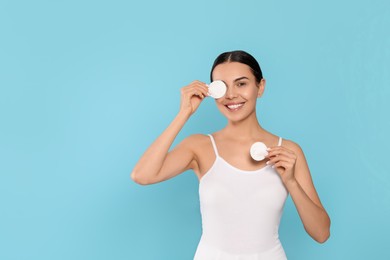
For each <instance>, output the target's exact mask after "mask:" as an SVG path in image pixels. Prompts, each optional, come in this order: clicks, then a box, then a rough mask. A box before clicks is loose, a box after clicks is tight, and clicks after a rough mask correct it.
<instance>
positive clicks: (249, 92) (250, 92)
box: [241, 88, 257, 99]
mask: <svg viewBox="0 0 390 260" xmlns="http://www.w3.org/2000/svg"><path fill="white" fill-rule="evenodd" d="M241 96H242V97H244V98H245V99H256V98H257V89H253V88H250V89H249V88H248V89H244V90H242V91H241Z"/></svg>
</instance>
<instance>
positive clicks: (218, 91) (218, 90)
mask: <svg viewBox="0 0 390 260" xmlns="http://www.w3.org/2000/svg"><path fill="white" fill-rule="evenodd" d="M208 87H209V94H210V96H211V97H213V98H221V97H223V96H224V95H225V93H226V85H225V83H224V82H223V81H222V80H215V81H213V82H211V83H210V85H208Z"/></svg>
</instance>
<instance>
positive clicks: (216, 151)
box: [208, 134, 219, 157]
mask: <svg viewBox="0 0 390 260" xmlns="http://www.w3.org/2000/svg"><path fill="white" fill-rule="evenodd" d="M208 135H209V136H210V139H211V143H212V144H213V148H214V152H215V155H216V156H217V157H219V155H218V150H217V146H216V145H215V141H214V137H213V136H212V135H211V134H208Z"/></svg>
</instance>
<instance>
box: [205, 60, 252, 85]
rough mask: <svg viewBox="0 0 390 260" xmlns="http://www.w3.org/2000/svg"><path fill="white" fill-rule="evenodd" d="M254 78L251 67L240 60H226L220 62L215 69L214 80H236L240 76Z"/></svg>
mask: <svg viewBox="0 0 390 260" xmlns="http://www.w3.org/2000/svg"><path fill="white" fill-rule="evenodd" d="M244 76H245V77H248V78H252V77H254V76H253V73H252V70H251V68H250V67H249V66H248V65H246V64H243V63H240V62H226V63H222V64H218V65H217V66H216V67H215V68H214V70H213V80H218V79H221V80H222V79H223V80H228V81H229V80H235V79H236V78H240V77H244Z"/></svg>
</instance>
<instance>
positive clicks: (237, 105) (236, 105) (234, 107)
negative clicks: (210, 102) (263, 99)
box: [225, 102, 245, 111]
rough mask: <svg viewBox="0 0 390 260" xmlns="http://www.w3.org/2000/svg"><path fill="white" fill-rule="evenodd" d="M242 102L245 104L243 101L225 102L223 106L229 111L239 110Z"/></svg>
mask: <svg viewBox="0 0 390 260" xmlns="http://www.w3.org/2000/svg"><path fill="white" fill-rule="evenodd" d="M244 104H245V102H242V103H229V104H226V105H225V107H227V108H228V109H229V110H231V111H236V110H239V109H240V108H241V107H242V106H243V105H244Z"/></svg>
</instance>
